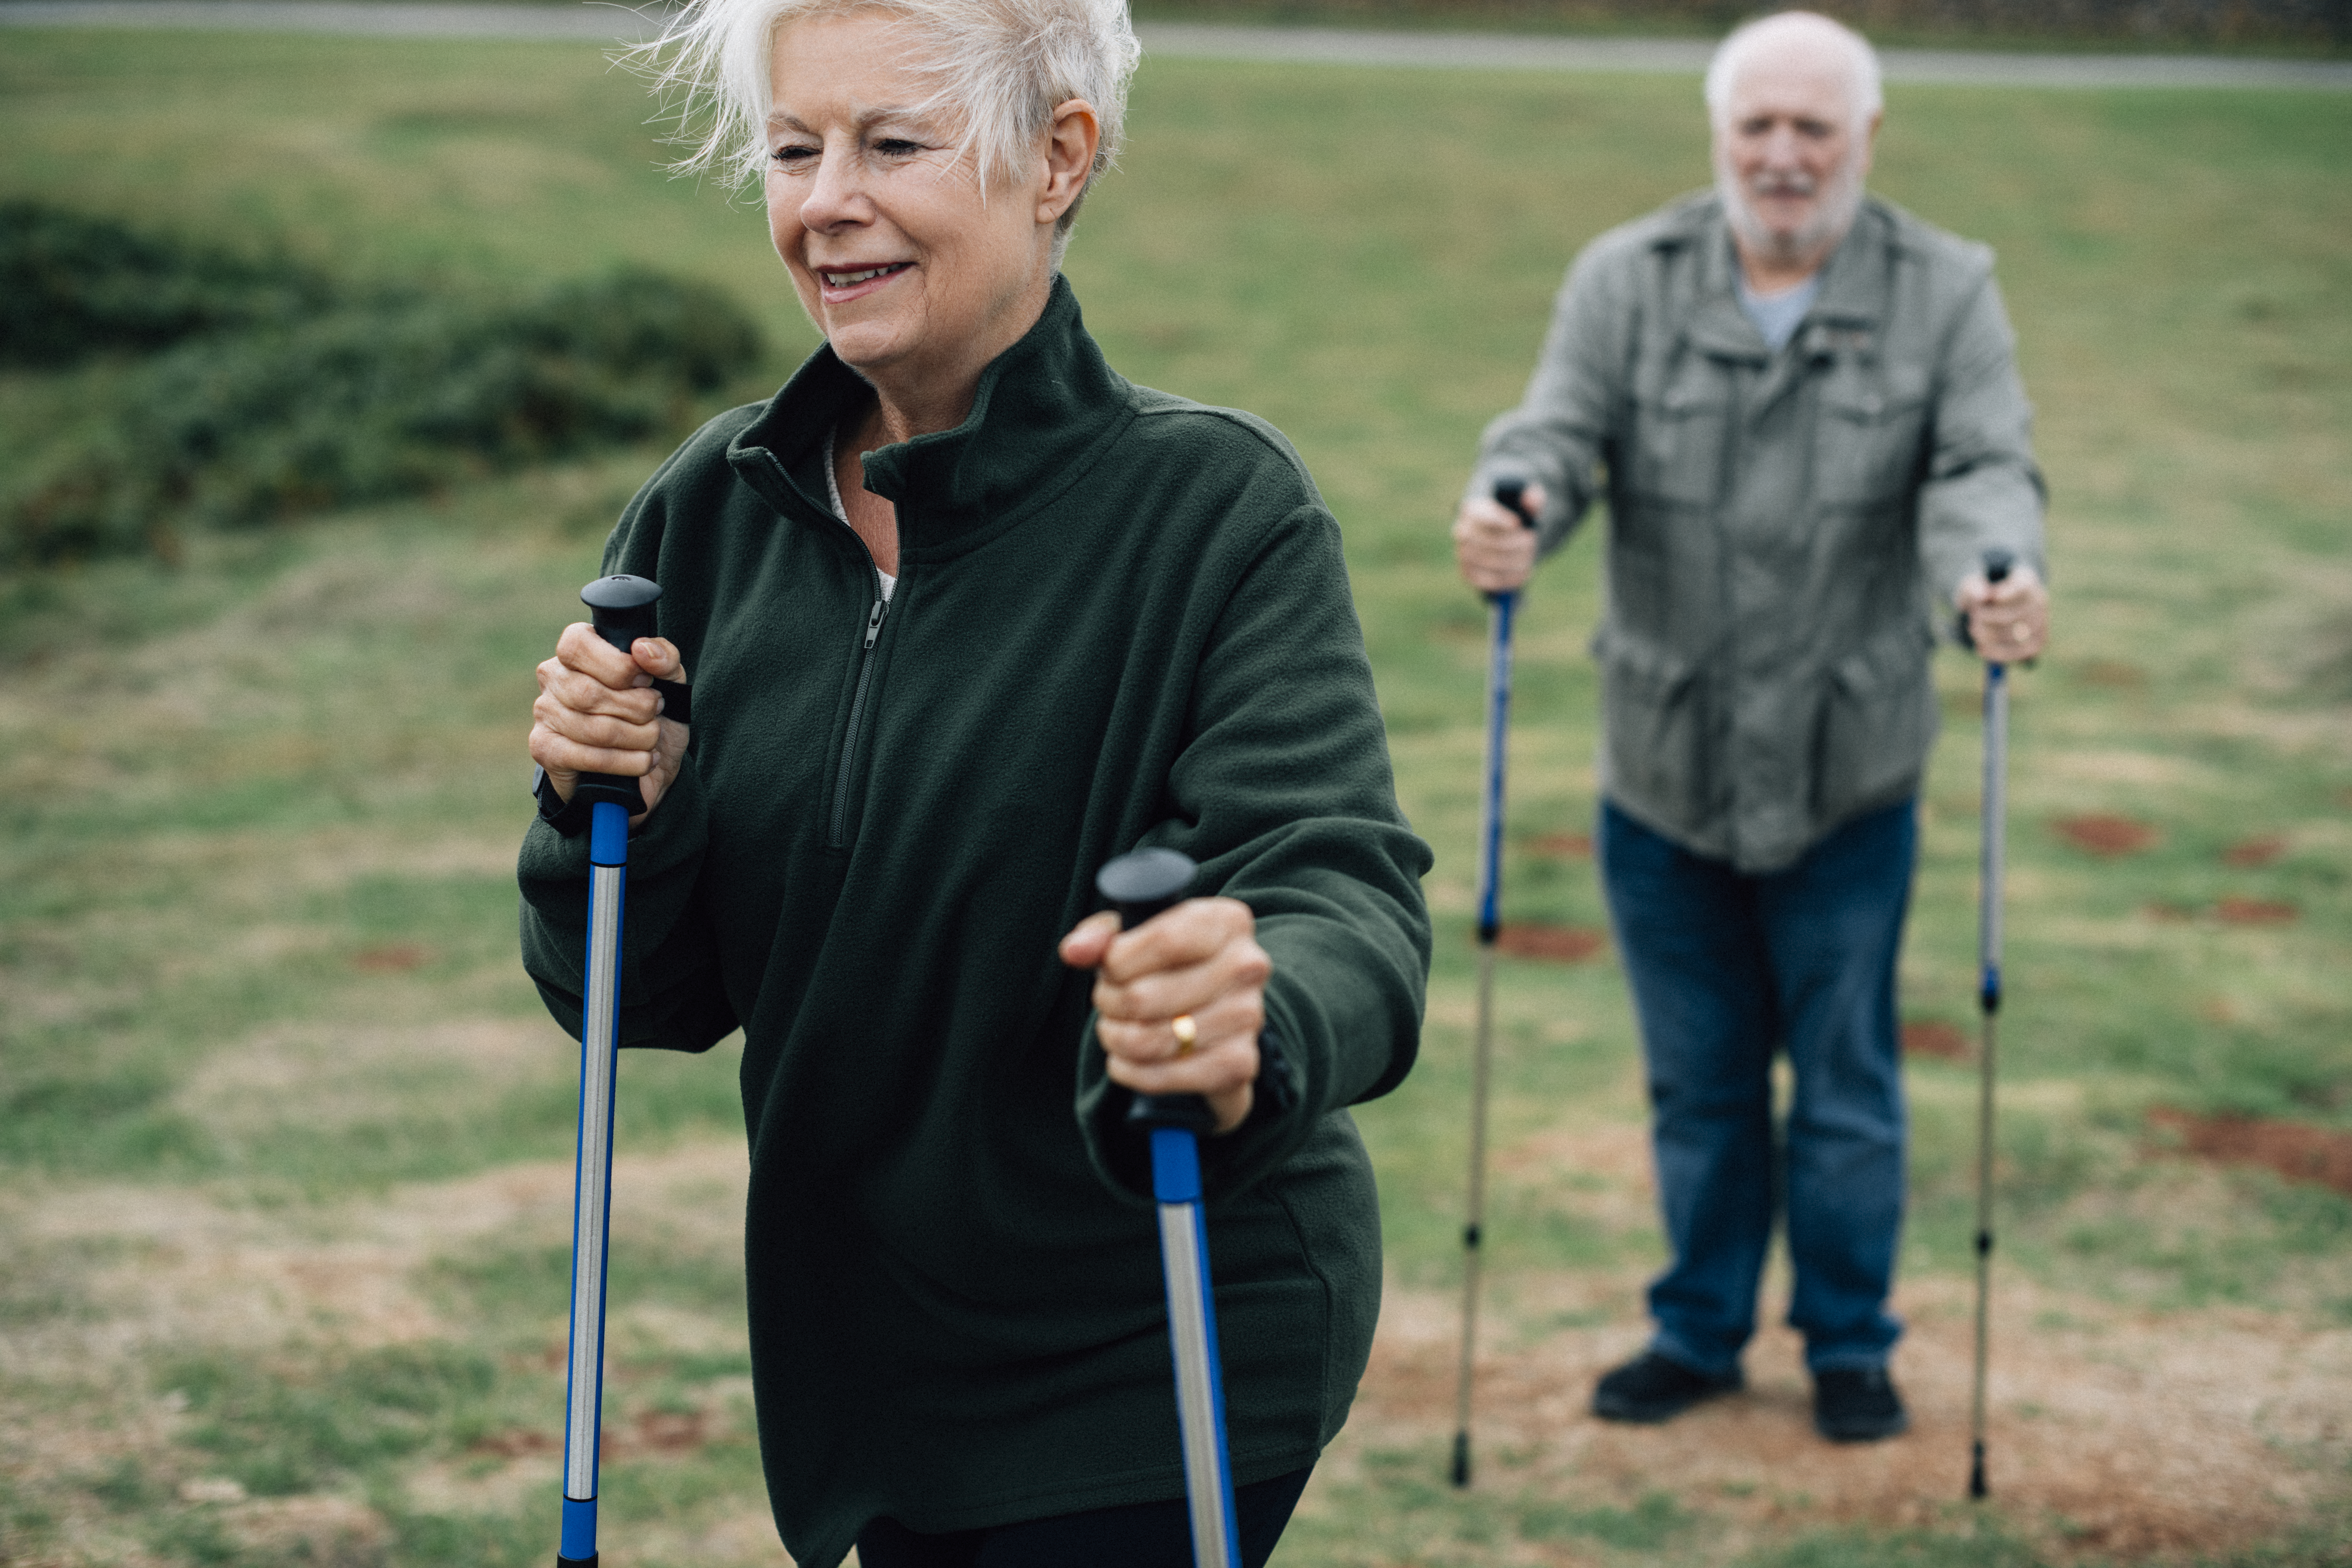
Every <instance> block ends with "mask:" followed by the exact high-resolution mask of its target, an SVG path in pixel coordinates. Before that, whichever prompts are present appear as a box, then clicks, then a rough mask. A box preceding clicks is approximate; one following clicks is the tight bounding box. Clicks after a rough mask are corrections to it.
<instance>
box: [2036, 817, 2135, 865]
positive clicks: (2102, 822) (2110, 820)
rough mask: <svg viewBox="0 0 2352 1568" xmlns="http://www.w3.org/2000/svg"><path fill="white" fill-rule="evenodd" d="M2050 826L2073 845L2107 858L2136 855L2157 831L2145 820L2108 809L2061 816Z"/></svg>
mask: <svg viewBox="0 0 2352 1568" xmlns="http://www.w3.org/2000/svg"><path fill="white" fill-rule="evenodd" d="M2050 826H2051V827H2052V828H2053V830H2055V831H2056V833H2057V835H2058V837H2061V838H2063V839H2064V840H2065V841H2066V842H2067V843H2069V844H2071V845H2073V846H2074V847H2075V848H2077V849H2081V850H2084V851H2086V852H2087V853H2089V854H2093V855H2097V856H2100V857H2102V858H2109V859H2112V858H2116V857H2118V856H2123V855H2137V854H2138V853H2139V852H2140V851H2141V850H2143V849H2147V848H2149V847H2153V846H2154V845H2155V843H2156V840H2157V831H2156V829H2155V828H2154V827H2152V826H2149V825H2148V824H2147V823H2145V822H2141V821H2139V820H2137V818H2135V817H2129V816H2115V815H2113V814H2112V813H2108V812H2092V813H2089V814H2087V815H2084V816H2062V817H2060V818H2058V819H2057V820H2056V821H2054V822H2053V823H2052V824H2051V825H2050Z"/></svg>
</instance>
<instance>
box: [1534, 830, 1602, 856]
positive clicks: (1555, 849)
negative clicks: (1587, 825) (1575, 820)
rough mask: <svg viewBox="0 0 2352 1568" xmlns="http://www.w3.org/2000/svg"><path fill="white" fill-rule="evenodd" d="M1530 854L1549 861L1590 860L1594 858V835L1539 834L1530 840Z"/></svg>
mask: <svg viewBox="0 0 2352 1568" xmlns="http://www.w3.org/2000/svg"><path fill="white" fill-rule="evenodd" d="M1528 854H1530V855H1536V856H1540V857H1542V858H1545V859H1548V860H1590V859H1591V858H1592V835H1591V834H1590V833H1539V834H1538V835H1536V837H1533V838H1530V839H1528Z"/></svg>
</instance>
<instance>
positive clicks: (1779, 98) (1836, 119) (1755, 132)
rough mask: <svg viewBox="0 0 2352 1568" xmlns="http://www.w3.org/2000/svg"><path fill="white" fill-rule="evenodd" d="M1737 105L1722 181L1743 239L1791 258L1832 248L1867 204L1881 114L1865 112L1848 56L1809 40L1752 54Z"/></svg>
mask: <svg viewBox="0 0 2352 1568" xmlns="http://www.w3.org/2000/svg"><path fill="white" fill-rule="evenodd" d="M1727 108H1728V110H1729V113H1728V114H1727V116H1726V117H1725V118H1724V120H1723V121H1722V122H1721V123H1719V124H1718V125H1717V127H1716V131H1715V173H1716V183H1717V186H1718V187H1719V188H1720V189H1721V191H1722V193H1723V196H1724V200H1725V203H1726V205H1727V207H1728V209H1729V212H1730V216H1731V220H1732V226H1733V227H1734V229H1735V230H1737V231H1738V235H1739V237H1740V239H1741V241H1742V242H1743V244H1744V245H1745V246H1747V247H1748V248H1750V249H1754V250H1759V251H1762V252H1764V253H1766V254H1767V255H1769V256H1770V257H1772V258H1775V259H1778V260H1781V261H1790V262H1793V261H1800V260H1819V259H1820V258H1822V257H1825V256H1826V255H1827V254H1828V252H1829V251H1830V250H1832V249H1833V248H1835V247H1836V245H1837V242H1838V241H1839V240H1841V239H1843V238H1844V237H1845V231H1846V229H1847V228H1848V227H1849V226H1851V225H1852V224H1853V215H1854V211H1855V209H1856V208H1857V207H1858V206H1859V205H1860V204H1861V199H1862V180H1863V176H1864V174H1866V173H1868V172H1869V168H1870V144H1871V141H1872V139H1873V138H1874V136H1876V134H1877V132H1878V117H1877V116H1876V115H1873V116H1872V117H1871V118H1870V119H1869V120H1868V121H1858V120H1857V119H1856V117H1855V115H1854V111H1853V101H1852V89H1851V85H1850V83H1849V82H1848V81H1847V79H1846V75H1845V73H1844V71H1843V70H1842V69H1841V68H1840V63H1839V61H1838V60H1837V59H1836V58H1835V57H1834V56H1833V55H1832V54H1830V53H1829V52H1828V51H1827V50H1824V49H1821V48H1818V47H1807V46H1806V45H1805V43H1804V42H1802V41H1801V40H1790V42H1789V43H1787V44H1784V45H1782V46H1781V47H1776V48H1767V49H1759V50H1758V51H1757V52H1756V53H1755V54H1754V55H1752V56H1750V57H1749V58H1748V62H1747V63H1746V65H1745V66H1743V67H1742V68H1741V69H1740V72H1739V75H1738V77H1737V78H1736V79H1734V80H1733V82H1732V85H1731V94H1730V102H1729V104H1728V105H1727Z"/></svg>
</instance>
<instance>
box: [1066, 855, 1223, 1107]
mask: <svg viewBox="0 0 2352 1568" xmlns="http://www.w3.org/2000/svg"><path fill="white" fill-rule="evenodd" d="M1199 869H1200V868H1199V867H1197V866H1195V865H1194V864H1193V863H1192V857H1191V856H1190V855H1186V854H1183V853H1181V851H1178V850H1174V849H1137V850H1134V851H1132V852H1130V853H1129V854H1126V855H1121V856H1120V857H1118V858H1117V859H1115V860H1109V861H1106V862H1105V863H1104V865H1103V868H1102V869H1101V870H1099V871H1097V872H1096V873H1095V891H1096V892H1097V893H1100V894H1101V895H1102V898H1103V902H1105V903H1107V904H1108V905H1109V906H1110V907H1111V908H1112V909H1114V910H1118V921H1119V924H1120V925H1121V926H1122V927H1124V928H1126V929H1128V930H1129V931H1132V930H1133V929H1134V928H1136V927H1137V926H1139V925H1141V924H1142V923H1143V922H1144V921H1148V920H1150V918H1151V917H1152V916H1154V915H1156V914H1158V913H1159V912H1160V910H1167V909H1173V908H1174V907H1175V906H1176V905H1177V904H1178V903H1180V902H1181V901H1182V900H1183V898H1184V895H1185V893H1186V892H1188V891H1189V890H1191V889H1192V878H1193V876H1194V874H1195V873H1196V872H1198V871H1199ZM1127 1120H1128V1124H1129V1126H1131V1127H1185V1128H1190V1129H1191V1130H1192V1131H1194V1132H1213V1131H1216V1128H1217V1117H1216V1112H1214V1111H1213V1110H1210V1109H1209V1102H1208V1101H1207V1100H1204V1099H1202V1097H1201V1096H1199V1095H1197V1094H1139V1095H1137V1096H1136V1097H1135V1103H1134V1104H1133V1105H1131V1106H1129V1108H1128V1112H1127Z"/></svg>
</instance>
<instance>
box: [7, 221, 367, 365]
mask: <svg viewBox="0 0 2352 1568" xmlns="http://www.w3.org/2000/svg"><path fill="white" fill-rule="evenodd" d="M334 294H335V290H334V289H333V288H332V287H331V285H330V284H329V283H328V281H327V279H324V278H323V277H321V276H320V275H319V274H317V273H315V272H312V271H310V269H309V268H303V267H300V266H298V265H296V264H294V263H291V262H287V261H275V262H267V263H265V262H257V261H251V260H247V259H246V258H242V257H237V256H233V255H231V254H229V253H228V252H226V251H224V250H218V249H214V248H211V247H204V246H197V245H191V244H189V243H187V242H185V241H183V240H179V239H176V238H173V237H167V236H164V235H160V234H146V233H142V232H140V231H139V230H137V229H134V228H131V226H128V225H125V224H121V223H118V222H116V221H115V220H114V219H112V218H105V217H94V216H89V215H87V214H82V213H76V212H69V211H68V210H66V209H64V208H62V207H54V206H50V205H47V204H46V203H42V202H26V201H17V202H5V203H0V364H22V365H38V366H58V365H66V364H71V363H74V362H75V361H77V360H80V359H85V358H87V357H89V355H91V354H94V353H104V352H106V351H109V350H126V351H130V352H132V353H153V352H154V351H156V350H158V349H163V348H168V347H170V346H171V345H172V344H173V343H176V342H181V341H182V340H183V339H185V338H190V337H194V336H197V335H199V334H202V333H206V332H214V331H223V330H226V329H234V328H241V327H249V326H253V325H257V324H259V323H263V322H270V321H297V320H299V319H301V318H302V317H305V316H310V315H315V314H317V313H318V312H319V311H320V310H324V309H326V308H327V307H328V305H329V304H330V303H331V301H332V300H333V298H334Z"/></svg>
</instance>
